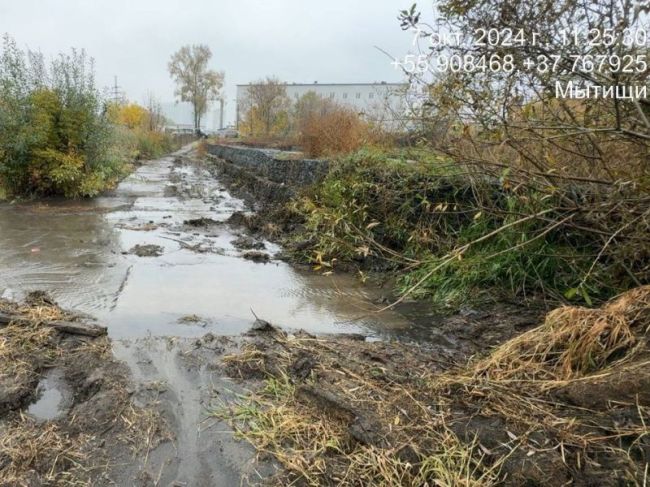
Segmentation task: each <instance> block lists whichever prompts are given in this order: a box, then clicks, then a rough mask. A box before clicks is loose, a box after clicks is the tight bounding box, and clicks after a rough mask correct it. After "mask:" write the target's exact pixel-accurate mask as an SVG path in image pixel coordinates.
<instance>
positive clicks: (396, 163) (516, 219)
mask: <svg viewBox="0 0 650 487" xmlns="http://www.w3.org/2000/svg"><path fill="white" fill-rule="evenodd" d="M590 190H591V188H590V187H589V186H583V185H579V184H572V185H567V186H564V187H561V188H558V187H547V188H546V189H543V188H536V187H526V186H523V185H518V186H516V185H513V184H512V182H511V181H509V179H508V173H507V171H504V173H503V174H502V177H501V178H491V177H487V176H486V175H485V174H474V173H471V172H469V171H468V167H467V166H464V165H462V164H459V163H456V162H454V161H452V160H450V159H449V158H447V157H443V156H440V155H436V154H435V153H433V152H430V151H428V150H421V149H409V150H405V151H391V152H385V151H379V150H376V149H375V150H367V149H364V150H361V151H358V152H356V153H354V154H353V155H350V156H347V157H344V158H341V159H340V160H338V161H336V164H335V165H334V167H333V169H332V170H331V171H330V174H329V175H328V176H327V178H326V179H325V181H324V182H323V184H322V185H320V186H319V187H316V188H314V189H312V190H311V192H310V193H308V194H306V195H304V196H303V198H302V199H300V200H297V201H295V202H294V204H293V209H294V210H296V211H297V212H298V213H299V214H301V215H302V216H303V217H304V219H305V228H306V233H307V235H300V240H301V242H305V241H308V242H314V245H313V246H311V247H310V248H308V249H307V250H306V251H303V254H302V256H303V257H306V258H309V259H312V260H313V261H314V262H316V263H318V264H320V263H322V262H331V261H332V260H334V259H336V260H338V261H339V262H345V261H347V262H354V263H357V264H358V265H361V266H363V267H364V268H371V269H372V268H377V267H379V268H386V267H388V268H393V269H399V270H400V271H402V272H401V276H400V282H399V287H400V290H401V292H402V293H404V294H409V295H419V296H432V297H433V298H434V299H435V301H436V302H437V303H438V304H441V305H449V306H452V307H455V306H457V305H459V304H462V303H463V302H465V301H467V300H468V299H476V298H477V297H480V296H481V295H486V294H491V295H492V296H494V295H495V294H494V291H495V290H498V291H499V292H498V293H497V295H501V296H503V295H504V294H506V295H509V296H510V297H512V296H518V297H525V296H527V295H534V294H535V293H541V294H544V296H545V297H547V298H550V299H552V300H556V301H557V300H562V299H580V300H582V301H584V302H587V303H588V304H591V303H592V302H595V301H598V300H601V299H607V298H608V297H610V296H612V295H614V294H616V293H617V292H620V291H621V290H624V289H628V288H630V287H634V286H635V285H638V283H639V282H641V283H647V282H648V279H649V278H650V274H649V273H648V254H647V252H645V251H639V250H640V249H639V248H638V245H634V244H636V243H637V242H638V241H647V233H646V232H647V228H646V227H644V226H638V227H636V228H635V229H634V232H635V233H633V234H630V235H628V234H627V233H624V232H623V231H621V232H619V235H620V238H621V244H619V245H617V246H615V247H614V246H611V247H608V248H606V249H605V251H603V250H602V243H601V242H600V241H599V240H597V239H594V237H593V233H592V232H591V230H590V227H589V218H590V215H589V212H587V211H585V210H584V209H583V208H582V207H580V206H579V205H576V204H571V201H575V202H580V201H583V200H584V199H585V198H594V195H593V194H592V193H591V192H590ZM625 212H626V210H625V208H624V207H623V206H621V209H620V211H619V212H616V213H611V214H610V215H609V218H610V219H611V221H612V222H616V221H620V220H621V219H622V218H624V217H625ZM625 242H628V243H629V244H630V245H632V248H636V249H637V251H636V253H633V252H631V251H630V252H628V250H627V245H626V244H625ZM601 252H603V253H602V254H601ZM404 270H406V272H404ZM486 291H488V293H485V292H486Z"/></svg>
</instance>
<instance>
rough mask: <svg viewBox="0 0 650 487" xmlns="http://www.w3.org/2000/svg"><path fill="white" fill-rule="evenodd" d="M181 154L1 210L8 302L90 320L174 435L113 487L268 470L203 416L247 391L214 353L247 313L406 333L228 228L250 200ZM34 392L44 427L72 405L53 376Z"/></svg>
mask: <svg viewBox="0 0 650 487" xmlns="http://www.w3.org/2000/svg"><path fill="white" fill-rule="evenodd" d="M187 150H188V149H185V150H184V151H181V152H180V153H178V154H175V155H171V156H169V157H165V158H162V159H159V160H156V161H151V162H147V163H145V164H143V165H142V166H141V167H139V168H138V169H137V171H135V172H134V173H133V174H132V175H131V176H130V177H128V178H127V179H125V180H124V181H123V182H122V183H121V184H120V185H119V187H118V188H117V189H116V191H115V192H114V193H113V194H111V195H108V196H104V197H101V198H97V199H95V200H92V201H77V202H70V201H47V202H30V203H17V204H13V205H3V206H0V228H2V232H0V294H2V295H3V297H5V298H10V299H21V298H22V297H24V295H25V294H26V293H27V292H29V291H32V290H35V289H38V290H45V291H47V292H48V293H49V294H50V295H52V296H53V297H54V298H55V299H56V301H57V302H58V303H59V304H60V305H61V306H63V307H64V308H71V309H75V310H77V311H82V312H85V313H88V314H90V315H92V316H94V317H96V318H97V319H98V320H99V321H100V322H101V323H102V324H104V325H106V326H107V327H108V331H109V337H110V338H111V340H112V344H113V353H114V355H115V357H116V358H117V359H118V360H120V361H123V362H124V363H126V364H127V365H128V368H129V374H130V375H131V376H132V378H133V380H134V382H135V385H134V392H133V396H132V397H133V401H134V403H135V404H136V405H138V406H143V407H154V408H155V409H156V410H158V411H160V412H161V413H162V415H163V417H164V419H165V421H166V423H167V427H168V429H169V430H170V433H171V435H170V437H171V438H172V440H171V441H166V442H162V443H161V444H160V445H158V446H156V447H155V448H153V447H152V448H148V447H147V448H144V449H143V450H142V451H141V452H140V453H139V455H138V456H137V458H136V460H135V461H133V460H130V459H127V458H124V459H123V462H118V463H117V464H115V465H111V466H110V467H109V468H108V470H107V474H106V476H105V478H106V479H107V480H106V481H107V482H115V483H116V484H117V485H179V486H180V485H188V486H189V485H192V486H203V485H205V486H209V485H210V486H211V485H239V484H240V483H241V482H242V480H244V481H245V480H249V481H255V479H259V478H260V477H265V476H267V475H269V474H270V473H272V472H273V469H274V466H273V465H272V464H264V463H258V462H254V451H253V449H252V447H250V446H248V445H247V444H245V443H241V442H238V441H235V440H234V439H233V435H232V431H231V430H230V428H228V427H227V425H225V424H224V423H220V422H219V421H216V420H213V419H210V414H209V413H210V411H211V410H212V409H214V407H215V404H214V401H215V398H217V399H218V401H217V402H219V401H227V400H228V399H229V398H233V397H236V395H237V394H240V393H242V392H244V391H243V389H242V386H241V385H239V384H238V383H236V382H234V381H232V380H230V379H228V378H226V375H225V374H224V373H223V371H222V370H220V366H219V364H218V358H219V357H222V356H223V355H224V354H227V353H232V352H233V351H236V350H237V349H238V347H239V343H240V341H239V340H238V339H237V338H236V337H237V336H238V335H240V334H241V333H243V332H245V331H247V330H248V329H249V328H250V327H251V325H252V324H253V323H254V321H255V318H254V316H253V313H252V311H251V310H253V311H254V312H255V314H257V315H258V316H260V317H263V318H264V319H266V320H268V321H271V322H273V323H277V324H281V325H282V326H283V327H284V328H285V329H286V330H289V331H291V330H297V329H305V330H307V331H309V332H312V333H341V332H344V333H362V334H364V335H367V336H371V337H373V336H374V337H382V336H399V335H400V333H402V332H403V331H405V330H407V329H408V328H409V322H408V320H406V319H405V318H403V317H402V316H401V315H399V314H397V313H384V314H382V315H380V316H377V317H372V318H370V319H368V318H365V319H360V320H359V319H357V318H358V317H359V316H361V315H364V314H366V313H367V311H368V310H372V309H376V308H377V305H374V304H373V300H376V298H377V296H376V295H373V294H372V292H371V291H369V290H368V289H366V288H364V287H362V286H360V285H359V284H358V283H357V282H356V281H355V280H354V279H353V278H351V277H349V276H330V277H326V276H320V275H317V274H315V273H313V272H311V271H309V270H300V269H296V268H293V267H291V266H290V265H288V264H286V263H284V262H281V261H279V260H276V259H275V256H276V254H277V253H278V252H279V251H280V249H279V248H278V247H277V246H275V245H273V244H272V243H270V242H267V241H259V240H255V239H254V238H252V237H250V236H248V235H246V234H245V231H244V229H243V228H238V227H236V226H233V225H231V224H229V223H227V220H228V219H229V218H230V217H231V215H232V214H233V213H234V212H238V211H246V208H245V205H244V203H243V202H242V201H241V200H238V199H236V198H233V197H231V196H230V195H229V193H228V192H227V191H226V189H225V188H224V187H223V186H222V185H221V184H220V183H219V181H218V180H215V179H214V178H213V177H212V176H211V175H210V174H209V173H208V171H207V170H205V169H204V168H202V167H200V166H197V165H193V164H189V163H183V162H181V157H179V156H181V155H184V154H186V153H187ZM206 334H207V335H206ZM199 337H202V338H199ZM39 392H40V394H39V395H38V397H39V399H38V400H37V401H35V402H34V403H33V404H32V405H31V406H30V407H29V408H28V409H27V412H28V413H29V414H31V415H33V416H34V417H35V418H36V419H37V420H39V421H47V420H52V419H56V418H61V417H64V416H65V415H66V413H67V411H68V409H69V408H70V407H71V405H73V403H74V398H73V397H72V396H74V393H73V391H72V389H71V387H70V386H69V384H67V383H66V379H65V377H63V376H61V374H60V373H59V372H57V371H53V372H50V373H48V374H47V375H46V376H45V378H44V379H43V380H42V381H41V383H40V384H39Z"/></svg>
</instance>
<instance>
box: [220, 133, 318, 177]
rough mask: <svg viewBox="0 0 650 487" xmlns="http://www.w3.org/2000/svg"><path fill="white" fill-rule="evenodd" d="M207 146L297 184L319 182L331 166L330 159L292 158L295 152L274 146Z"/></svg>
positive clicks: (260, 174)
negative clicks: (261, 147)
mask: <svg viewBox="0 0 650 487" xmlns="http://www.w3.org/2000/svg"><path fill="white" fill-rule="evenodd" d="M207 150H208V154H210V155H212V156H214V157H217V158H219V159H223V160H224V161H226V162H229V163H230V164H234V165H235V166H238V167H239V168H240V169H244V170H247V171H250V172H251V173H253V174H254V175H255V176H258V177H262V178H265V179H268V180H269V181H272V182H274V183H278V184H285V185H287V186H290V187H293V188H301V187H304V186H309V185H312V184H314V183H317V182H319V181H321V180H322V179H323V178H324V177H325V176H326V175H327V171H328V170H329V162H328V161H324V160H319V159H290V158H289V157H290V156H291V154H289V153H286V152H282V151H278V150H273V149H255V148H250V147H241V146H233V145H213V144H208V147H207Z"/></svg>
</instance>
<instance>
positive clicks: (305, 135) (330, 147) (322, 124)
mask: <svg viewBox="0 0 650 487" xmlns="http://www.w3.org/2000/svg"><path fill="white" fill-rule="evenodd" d="M299 130H300V146H301V147H302V149H303V150H304V151H305V152H306V153H307V154H308V155H309V156H311V157H321V156H333V155H337V154H350V153H352V152H354V151H356V150H358V149H359V148H360V147H361V146H362V145H363V144H364V143H365V142H366V140H367V138H368V135H369V129H368V126H367V124H366V123H365V122H363V121H362V120H361V118H360V117H359V115H357V114H356V113H355V112H354V111H353V110H350V109H348V108H344V107H334V108H332V109H330V110H329V111H327V112H326V113H323V114H320V113H319V114H314V115H312V116H311V117H308V118H307V119H306V120H305V121H304V122H303V126H301V127H299Z"/></svg>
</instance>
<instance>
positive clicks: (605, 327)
mask: <svg viewBox="0 0 650 487" xmlns="http://www.w3.org/2000/svg"><path fill="white" fill-rule="evenodd" d="M648 317H650V287H642V288H639V289H636V290H633V291H631V292H629V293H626V294H624V295H622V296H621V297H620V298H618V299H616V300H614V301H612V302H610V303H608V304H606V305H605V306H603V307H602V308H601V309H596V310H589V309H584V308H575V307H564V308H560V309H557V310H555V311H553V312H551V313H549V314H548V315H547V317H546V319H545V321H544V323H543V324H542V325H541V326H539V327H537V328H535V329H533V330H530V331H528V332H525V333H524V334H522V335H520V336H518V337H516V338H514V339H512V340H510V341H508V342H506V343H504V344H502V345H501V346H499V347H498V348H496V349H495V350H494V351H493V352H492V353H490V354H488V355H487V356H484V357H479V358H477V359H475V360H472V361H470V362H469V363H467V364H464V365H461V366H451V365H449V364H445V363H444V362H440V361H438V357H440V356H442V354H441V353H438V351H437V350H423V349H420V348H418V347H414V346H404V345H399V344H392V343H368V342H359V341H352V340H348V339H345V338H316V337H312V336H308V335H306V334H298V335H296V336H288V335H286V334H282V333H274V334H266V335H264V334H258V335H257V336H255V337H254V339H253V341H252V343H251V344H249V346H248V347H247V348H246V349H245V350H244V352H243V353H242V354H240V355H237V356H232V357H229V358H227V359H226V363H227V365H228V370H229V371H230V372H231V373H232V375H233V376H235V377H240V378H242V377H244V378H246V377H254V378H255V377H261V378H264V382H263V386H262V387H261V388H260V389H259V390H258V391H257V392H256V393H254V394H253V395H252V396H251V397H249V398H248V399H247V400H246V401H243V402H240V403H237V404H232V405H230V406H229V407H228V408H224V409H223V410H221V411H219V412H218V413H217V414H219V415H220V416H221V417H224V418H229V419H230V420H231V421H232V423H233V425H234V426H235V427H236V428H238V430H239V432H240V433H241V434H242V435H243V436H244V437H245V438H247V439H248V440H249V441H250V442H251V443H252V444H253V445H255V446H256V447H257V448H258V449H260V450H261V451H265V452H271V453H272V454H273V455H274V456H275V457H276V458H277V459H278V460H279V461H280V462H281V463H282V464H283V465H284V467H285V468H286V472H285V474H284V477H283V478H282V479H281V481H287V482H290V481H297V482H306V483H309V484H310V485H334V484H336V485H373V484H378V483H381V484H382V485H454V486H455V485H477V486H478V485H513V486H519V485H545V486H546V485H550V486H555V485H557V486H560V485H567V484H572V485H605V486H607V485H612V486H614V485H643V482H644V479H647V472H648V470H649V468H650V467H649V466H648V465H649V462H650V435H649V433H650V429H649V428H648V426H646V425H647V424H649V423H648V419H649V418H650V393H649V392H648V391H649V390H650V350H649V345H648V332H649V331H650V321H649V320H648Z"/></svg>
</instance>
